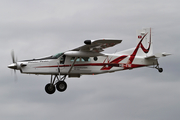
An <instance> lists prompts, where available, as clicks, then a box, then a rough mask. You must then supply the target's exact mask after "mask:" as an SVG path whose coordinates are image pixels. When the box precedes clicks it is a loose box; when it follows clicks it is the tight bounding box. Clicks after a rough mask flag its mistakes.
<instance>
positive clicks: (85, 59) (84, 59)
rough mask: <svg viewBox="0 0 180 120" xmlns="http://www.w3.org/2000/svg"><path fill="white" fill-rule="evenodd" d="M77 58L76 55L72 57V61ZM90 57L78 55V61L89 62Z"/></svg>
mask: <svg viewBox="0 0 180 120" xmlns="http://www.w3.org/2000/svg"><path fill="white" fill-rule="evenodd" d="M74 60H75V57H72V58H71V62H73V61H74ZM89 61H90V58H89V57H78V58H77V60H76V62H89Z"/></svg>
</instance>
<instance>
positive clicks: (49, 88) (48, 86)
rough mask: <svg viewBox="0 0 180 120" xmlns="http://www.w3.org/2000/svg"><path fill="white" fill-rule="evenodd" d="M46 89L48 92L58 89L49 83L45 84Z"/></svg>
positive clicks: (51, 92)
mask: <svg viewBox="0 0 180 120" xmlns="http://www.w3.org/2000/svg"><path fill="white" fill-rule="evenodd" d="M45 91H46V93H48V94H53V93H54V92H55V91H56V88H55V86H54V85H53V84H51V83H49V84H47V85H46V86H45Z"/></svg>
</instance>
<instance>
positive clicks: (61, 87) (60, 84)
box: [56, 81, 67, 92]
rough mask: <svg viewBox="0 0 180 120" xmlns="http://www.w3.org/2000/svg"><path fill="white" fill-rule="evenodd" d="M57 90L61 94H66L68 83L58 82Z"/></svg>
mask: <svg viewBox="0 0 180 120" xmlns="http://www.w3.org/2000/svg"><path fill="white" fill-rule="evenodd" d="M56 89H57V90H58V91H59V92H64V91H65V90H66V89H67V84H66V82H64V81H59V82H57V84H56Z"/></svg>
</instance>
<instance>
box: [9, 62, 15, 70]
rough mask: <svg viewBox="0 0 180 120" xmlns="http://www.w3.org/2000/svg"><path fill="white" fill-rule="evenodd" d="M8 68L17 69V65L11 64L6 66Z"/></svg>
mask: <svg viewBox="0 0 180 120" xmlns="http://www.w3.org/2000/svg"><path fill="white" fill-rule="evenodd" d="M8 68H11V69H17V65H16V64H15V63H12V64H10V65H8Z"/></svg>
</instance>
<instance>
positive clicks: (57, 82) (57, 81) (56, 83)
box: [45, 75, 67, 94]
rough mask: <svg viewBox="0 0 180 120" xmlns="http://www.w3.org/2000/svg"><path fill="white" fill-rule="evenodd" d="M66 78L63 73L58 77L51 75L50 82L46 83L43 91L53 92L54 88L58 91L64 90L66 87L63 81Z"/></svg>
mask: <svg viewBox="0 0 180 120" xmlns="http://www.w3.org/2000/svg"><path fill="white" fill-rule="evenodd" d="M65 79H66V75H64V76H63V77H60V78H59V77H58V75H55V76H54V78H53V75H51V82H50V83H48V84H47V85H46V86H45V91H46V93H48V94H53V93H54V92H55V91H56V89H57V90H58V91H59V92H64V91H65V90H66V89H67V84H66V82H65V81H64V80H65Z"/></svg>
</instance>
